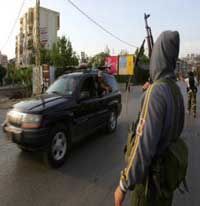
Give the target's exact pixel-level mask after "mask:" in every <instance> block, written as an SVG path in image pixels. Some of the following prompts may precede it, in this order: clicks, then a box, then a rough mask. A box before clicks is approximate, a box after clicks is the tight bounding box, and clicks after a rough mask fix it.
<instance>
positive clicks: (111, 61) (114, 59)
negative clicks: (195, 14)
mask: <svg viewBox="0 0 200 206" xmlns="http://www.w3.org/2000/svg"><path fill="white" fill-rule="evenodd" d="M118 59H119V58H118V56H111V57H106V59H105V64H106V65H108V66H109V65H110V66H111V69H110V73H111V74H117V71H118Z"/></svg>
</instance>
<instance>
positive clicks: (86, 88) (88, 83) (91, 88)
mask: <svg viewBox="0 0 200 206" xmlns="http://www.w3.org/2000/svg"><path fill="white" fill-rule="evenodd" d="M81 92H88V93H89V98H95V97H97V90H96V86H95V83H94V78H93V77H92V76H91V77H87V78H86V79H85V80H84V81H83V83H82V86H81V89H80V93H81Z"/></svg>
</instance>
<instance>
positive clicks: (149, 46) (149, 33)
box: [144, 13, 154, 58]
mask: <svg viewBox="0 0 200 206" xmlns="http://www.w3.org/2000/svg"><path fill="white" fill-rule="evenodd" d="M149 17H150V14H146V13H145V14H144V21H145V28H146V31H147V43H148V50H149V58H150V57H151V53H152V49H153V44H154V42H153V36H152V33H151V27H149V25H148V22H147V19H148V18H149Z"/></svg>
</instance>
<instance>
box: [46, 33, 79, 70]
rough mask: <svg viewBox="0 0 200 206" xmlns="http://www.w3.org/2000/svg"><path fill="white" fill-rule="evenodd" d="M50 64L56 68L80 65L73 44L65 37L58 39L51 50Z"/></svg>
mask: <svg viewBox="0 0 200 206" xmlns="http://www.w3.org/2000/svg"><path fill="white" fill-rule="evenodd" d="M50 64H52V65H54V66H55V67H62V68H64V67H66V66H74V65H78V57H77V55H76V53H75V52H74V51H73V48H72V44H71V42H70V40H69V39H67V38H66V37H65V36H63V37H61V38H58V40H57V42H56V43H54V44H53V47H52V49H51V50H50Z"/></svg>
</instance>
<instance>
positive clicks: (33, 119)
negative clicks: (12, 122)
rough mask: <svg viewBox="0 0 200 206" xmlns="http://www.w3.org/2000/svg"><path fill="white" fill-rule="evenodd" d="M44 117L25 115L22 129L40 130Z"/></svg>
mask: <svg viewBox="0 0 200 206" xmlns="http://www.w3.org/2000/svg"><path fill="white" fill-rule="evenodd" d="M41 120H42V116H41V115H37V114H23V118H22V128H29V129H31V128H39V127H41V124H40V123H41Z"/></svg>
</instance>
